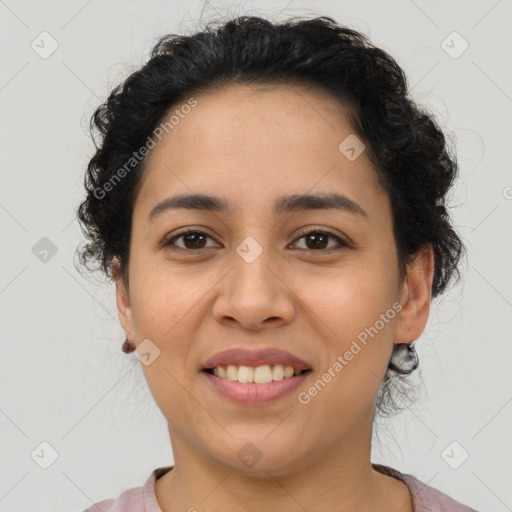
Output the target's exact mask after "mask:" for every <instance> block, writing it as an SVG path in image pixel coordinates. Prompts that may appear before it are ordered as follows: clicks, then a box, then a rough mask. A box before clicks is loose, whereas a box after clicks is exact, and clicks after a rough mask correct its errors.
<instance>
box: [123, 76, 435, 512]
mask: <svg viewBox="0 0 512 512" xmlns="http://www.w3.org/2000/svg"><path fill="white" fill-rule="evenodd" d="M195 98H196V100H197V102H198V103H197V106H195V107H194V108H193V109H192V110H191V112H190V113H189V114H188V115H186V116H184V118H183V119H181V120H180V122H179V124H177V125H176V126H175V127H174V129H173V130H172V131H169V133H168V134H166V135H165V136H164V137H163V138H162V140H161V142H159V143H158V144H157V145H156V147H155V148H154V149H152V150H151V152H150V154H149V155H148V157H147V158H148V159H147V168H146V170H145V174H144V177H143V182H142V187H141V189H140V192H139V194H138V196H137V198H136V202H135V206H134V211H133V225H132V239H131V247H130V262H129V269H128V270H129V273H128V275H129V287H128V286H127V284H126V283H124V282H123V281H122V280H121V279H117V280H116V296H117V307H118V313H119V318H120V321H121V323H122V326H123V328H124V329H125V331H126V332H127V333H128V334H129V336H130V337H131V338H132V339H134V340H135V341H136V343H137V344H138V343H140V342H141V341H142V340H144V339H146V338H149V339H150V340H151V341H152V342H153V343H154V344H155V345H156V346H157V347H158V349H159V350H160V355H159V357H157V358H156V359H155V360H154V361H153V362H152V363H151V364H149V365H147V366H145V365H143V366H142V368H143V371H144V375H145V378H146V380H147V383H148V386H149V388H150V391H151V393H152V395H153V397H154V399H155V401H156V403H157V405H158V407H159V408H160V410H161V411H162V413H163V415H164V416H165V418H166V419H167V422H168V428H169V435H170V440H171V443H172V448H173V453H174V459H175V464H174V466H175V467H174V469H173V470H172V471H170V472H169V473H167V474H166V475H164V476H163V477H161V478H160V479H159V480H157V482H156V486H155V491H156V496H157V500H158V502H159V504H160V506H161V508H162V510H163V512H170V511H175V510H180V511H186V510H194V509H196V510H198V511H201V512H203V511H224V512H230V511H235V510H236V511H238V510H241V509H242V510H247V511H256V510H257V511H258V512H259V511H261V510H268V511H281V510H286V511H290V512H293V511H303V510H308V512H317V511H322V512H326V511H334V510H336V511H338V512H340V511H342V512H343V511H353V510H358V511H363V512H365V511H368V512H369V511H372V512H374V511H375V510H379V511H381V512H385V511H398V510H400V512H406V511H412V510H413V509H412V505H411V497H410V493H409V490H408V488H407V486H406V485H405V484H403V483H402V482H400V481H399V480H397V479H394V478H392V477H389V476H385V475H382V474H381V473H379V472H377V471H375V470H374V469H372V467H371V461H370V448H371V446H370V442H371V432H372V424H373V412H374V406H375V401H376V396H377V392H378V389H379V386H380V384H381V381H382V379H383V378H384V375H385V372H386V368H387V364H388V361H389V359H390V357H391V352H392V349H393V343H406V342H410V341H412V340H415V339H417V338H418V337H419V336H420V335H421V333H422V332H423V330H424V328H425V326H426V323H427V320H428V315H429V309H430V300H431V286H432V278H433V252H432V248H431V247H430V246H426V247H424V248H422V249H421V250H420V251H419V252H418V253H417V254H416V257H415V259H414V262H413V264H412V265H410V266H409V267H408V269H407V276H406V278H404V276H401V275H400V274H399V270H398V260H397V254H396V248H395V241H394V235H393V224H392V216H391V208H390V202H389V198H388V196H387V194H386V193H385V191H384V190H383V189H382V188H381V187H380V186H379V184H378V182H377V175H376V173H375V170H374V169H373V167H372V165H371V163H370V160H369V159H368V158H367V156H366V153H364V152H363V153H362V154H361V155H360V156H359V157H358V158H357V159H356V160H354V161H349V160H348V159H347V158H346V157H345V156H344V155H343V154H342V153H341V152H340V151H339V149H338V146H339V144H340V142H341V141H343V140H344V139H345V138H346V137H347V136H348V135H349V134H351V133H354V130H353V128H352V127H351V125H350V123H349V122H348V120H347V119H348V118H347V117H346V115H345V111H344V109H343V105H341V104H340V102H339V101H338V100H337V99H335V98H333V97H331V96H330V95H329V94H327V93H323V92H322V91H317V90H312V89H307V88H305V87H302V86H301V87H289V86H276V87H267V88H265V89H262V88H259V89H258V90H256V89H255V88H254V87H249V86H241V85H233V86H230V87H228V88H225V89H224V90H222V91H215V92H208V93H203V94H201V95H197V96H195ZM333 191H335V192H339V193H342V194H345V195H346V196H348V197H349V198H351V199H352V200H353V201H355V202H356V203H358V204H359V205H360V206H361V207H362V208H364V210H366V212H367V214H368V219H367V220H366V219H364V218H363V217H362V216H358V215H355V214H353V213H350V212H344V211H338V210H325V211H322V210H305V211H301V212H293V213H287V214H284V215H279V216H278V215H275V214H274V212H273V204H274V201H275V198H276V197H277V196H280V195H284V194H293V193H296V194H301V193H306V192H309V193H320V192H329V193H330V192H333ZM192 192H193V193H199V192H201V193H205V194H211V195H215V196H222V197H224V198H225V199H226V200H227V201H228V202H229V204H230V208H231V210H230V212H229V213H221V212H207V211H195V210H173V211H167V212H165V213H163V214H162V215H161V216H159V217H157V218H156V219H155V220H154V221H152V222H151V221H149V220H148V215H149V212H150V210H151V209H152V208H153V207H154V206H155V205H156V204H157V203H158V202H159V201H161V200H162V199H165V198H166V197H169V196H173V195H176V194H179V193H180V194H181V193H192ZM183 227H190V228H196V230H199V231H201V232H203V233H206V234H207V235H209V237H211V238H206V240H205V241H204V246H205V248H195V247H197V243H198V242H197V241H196V242H195V243H196V245H194V242H192V243H191V242H190V240H189V242H188V245H187V241H186V239H184V238H183V237H182V238H180V239H178V240H176V241H175V244H176V249H175V250H174V251H173V250H172V248H170V247H167V248H165V247H164V248H162V247H160V246H159V243H160V242H162V241H163V240H164V239H165V238H169V237H170V235H172V233H174V232H176V231H177V230H178V228H183ZM305 227H306V228H308V229H309V228H313V227H314V228H318V230H317V231H319V232H325V231H326V230H327V231H330V232H333V233H334V234H335V235H337V236H340V238H341V239H342V240H345V241H350V242H351V244H352V245H351V246H349V247H344V246H339V245H338V242H337V240H336V239H335V238H329V239H328V240H329V241H328V242H326V245H324V246H321V248H326V247H327V243H328V247H327V248H330V247H339V248H340V250H339V251H335V252H332V253H331V254H326V253H325V252H324V251H322V250H321V249H318V248H315V247H316V246H315V245H314V243H313V242H311V237H305V238H304V237H301V236H300V235H301V233H300V232H299V230H301V231H303V228H305ZM248 236H251V237H253V238H254V239H255V240H257V242H258V243H259V244H260V246H261V247H262V249H263V252H262V254H261V255H260V256H259V257H258V258H257V259H256V260H255V261H254V262H252V263H251V264H248V263H247V262H246V261H244V259H242V258H241V257H240V256H239V255H238V254H237V252H236V248H237V246H238V245H239V244H240V243H241V242H242V241H243V240H244V239H245V238H246V237H248ZM179 247H181V248H183V247H188V248H191V251H194V250H195V251H196V252H195V253H193V254H192V253H190V254H187V253H186V252H183V251H181V252H180V249H179ZM199 247H203V246H201V245H199ZM308 249H309V250H308ZM394 303H399V304H401V306H402V309H401V311H400V312H399V313H398V314H397V315H396V316H394V318H393V319H391V320H389V321H388V322H387V323H385V326H384V328H383V329H381V330H380V331H379V332H378V334H377V335H375V336H374V337H373V338H370V341H369V342H368V344H367V345H366V346H364V347H363V348H362V350H361V351H360V352H359V353H358V354H357V356H354V358H353V359H352V360H351V361H350V362H349V363H348V364H347V365H346V366H345V367H344V368H343V370H342V371H341V372H339V373H338V374H337V375H336V377H335V378H333V379H332V380H331V381H330V382H329V383H328V384H327V385H326V386H325V387H324V389H322V390H321V392H319V393H318V394H317V395H316V396H315V397H314V398H313V399H312V400H311V401H310V403H308V404H307V405H303V404H301V403H299V402H298V400H297V393H296V392H293V393H291V394H290V395H288V396H286V397H284V398H280V399H279V400H277V401H276V402H274V403H272V404H268V405H265V406H257V407H256V406H241V405H238V404H236V403H234V402H231V401H229V400H228V399H226V398H223V397H222V396H220V395H219V394H218V393H217V392H216V391H214V390H213V389H212V388H211V387H210V386H209V383H208V382H207V381H206V379H205V378H204V375H203V374H201V373H200V371H199V370H200V367H201V364H202V363H203V362H204V361H205V360H206V359H207V358H209V357H211V356H212V355H214V354H215V353H217V352H220V351H222V350H225V349H228V348H234V347H251V348H253V347H254V348H260V347H277V348H281V349H283V350H287V351H289V352H291V353H293V354H296V355H297V356H299V357H301V358H302V359H304V360H305V361H307V362H308V363H309V364H310V365H311V366H312V368H313V373H312V374H310V375H309V377H308V379H307V380H306V382H304V385H303V386H302V387H301V389H299V390H298V391H302V390H307V389H308V387H310V386H311V385H312V383H313V382H315V381H316V380H317V379H318V378H319V377H320V376H321V375H322V374H323V373H324V372H325V371H327V369H328V368H329V367H330V366H332V365H333V363H334V362H335V361H336V360H337V357H338V356H339V355H340V354H341V355H342V354H344V353H345V352H346V351H347V350H348V349H349V348H350V346H351V343H352V341H353V340H355V339H356V338H357V336H358V334H359V333H361V332H362V331H364V329H365V328H366V327H369V326H373V325H374V324H375V322H376V320H378V319H379V318H380V315H381V314H383V313H385V312H386V311H387V310H389V309H390V308H391V307H392V305H393V304H394ZM248 442H250V443H252V444H253V445H254V446H255V447H256V448H257V450H259V452H260V453H261V459H260V460H259V461H258V462H257V463H256V464H255V465H254V466H252V467H246V466H245V465H244V464H242V463H241V462H240V461H239V460H238V458H237V452H238V450H240V449H241V448H242V447H243V446H244V445H245V444H246V443H248ZM191 507H193V508H191Z"/></svg>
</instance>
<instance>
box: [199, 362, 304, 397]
mask: <svg viewBox="0 0 512 512" xmlns="http://www.w3.org/2000/svg"><path fill="white" fill-rule="evenodd" d="M201 373H202V374H204V375H205V377H206V378H207V379H208V381H209V382H210V384H211V385H212V386H213V388H214V389H215V390H216V391H218V392H219V393H220V394H221V395H223V396H225V397H226V398H230V399H231V400H233V401H235V402H238V403H240V404H245V405H248V404H249V405H257V404H267V403H269V402H273V401H275V400H277V399H279V398H282V397H284V396H286V395H288V394H290V393H292V392H293V391H294V390H296V389H297V388H298V387H299V386H300V385H301V384H302V383H303V382H304V380H305V379H307V378H308V377H309V374H310V373H311V370H308V371H306V372H303V373H301V374H300V375H298V376H297V377H290V378H287V379H281V380H273V381H272V382H268V383H266V384H254V383H253V382H247V383H243V382H238V381H232V380H228V379H222V378H220V377H217V376H216V375H212V374H211V373H209V372H207V371H202V372H201Z"/></svg>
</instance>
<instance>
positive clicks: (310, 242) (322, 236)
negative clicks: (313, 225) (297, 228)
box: [297, 229, 348, 253]
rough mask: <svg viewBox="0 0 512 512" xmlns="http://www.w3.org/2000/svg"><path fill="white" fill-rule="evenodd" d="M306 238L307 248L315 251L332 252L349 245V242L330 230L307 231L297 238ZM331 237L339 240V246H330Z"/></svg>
mask: <svg viewBox="0 0 512 512" xmlns="http://www.w3.org/2000/svg"><path fill="white" fill-rule="evenodd" d="M302 239H304V240H306V243H305V245H306V247H305V250H309V251H313V252H321V251H323V252H327V253H329V252H332V251H336V250H340V249H341V248H344V247H348V244H347V243H346V242H345V241H344V240H342V239H341V238H340V237H339V236H337V235H335V234H334V233H330V232H328V231H320V230H318V229H315V230H311V231H307V232H306V233H302V235H301V236H300V237H299V238H298V239H297V240H302ZM329 239H334V240H335V241H336V242H337V246H336V245H335V246H334V247H332V246H331V247H328V243H329Z"/></svg>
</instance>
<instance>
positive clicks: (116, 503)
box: [82, 466, 171, 512]
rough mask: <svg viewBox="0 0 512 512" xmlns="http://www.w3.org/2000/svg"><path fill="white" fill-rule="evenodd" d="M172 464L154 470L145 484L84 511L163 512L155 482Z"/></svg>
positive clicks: (97, 503) (99, 502)
mask: <svg viewBox="0 0 512 512" xmlns="http://www.w3.org/2000/svg"><path fill="white" fill-rule="evenodd" d="M170 469H171V466H167V467H161V468H157V469H155V470H153V471H152V472H151V474H150V475H149V477H148V478H147V480H146V482H145V483H144V485H141V486H139V487H132V488H130V489H127V490H125V491H123V492H122V493H121V494H120V495H119V496H118V497H117V498H111V499H106V500H102V501H98V502H96V503H93V504H92V505H91V506H90V507H88V508H87V509H85V510H83V511H82V512H98V510H101V512H161V509H160V507H159V505H158V502H157V500H156V496H155V482H156V479H157V478H158V477H159V476H162V475H163V474H164V473H166V472H167V471H169V470H170Z"/></svg>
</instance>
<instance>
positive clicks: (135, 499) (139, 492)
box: [83, 464, 477, 512]
mask: <svg viewBox="0 0 512 512" xmlns="http://www.w3.org/2000/svg"><path fill="white" fill-rule="evenodd" d="M172 467H173V466H166V467H161V468H157V469H155V470H154V471H153V472H152V473H151V474H150V475H149V478H148V479H147V480H146V483H145V484H144V485H143V486H142V487H133V488H131V489H127V490H126V491H124V492H123V493H121V494H120V495H119V497H118V498H117V499H108V500H103V501H99V502H98V503H95V504H94V505H92V506H91V507H89V508H87V509H86V510H84V511H83V512H100V511H101V512H162V509H161V508H160V506H159V504H158V501H157V500H156V495H155V481H156V480H157V478H158V477H160V476H162V475H164V474H165V473H167V471H169V470H171V469H172ZM372 467H373V469H375V470H376V471H379V472H380V473H384V474H386V475H390V476H392V477H394V478H397V479H398V480H401V481H402V482H404V483H405V484H406V485H407V486H408V487H409V491H410V493H411V496H412V504H413V509H414V512H477V511H476V510H475V509H473V508H470V507H468V506H466V505H463V504H462V503H459V502H458V501H455V500H454V499H452V498H450V497H449V496H447V495H446V494H443V493H442V492H441V491H438V490H437V489H434V488H433V487H430V486H428V485H426V484H424V483H423V482H421V481H420V480H418V479H417V478H416V477H414V476H412V475H408V474H402V473H400V472H399V471H398V470H396V469H393V468H390V467H388V466H383V465H380V464H372ZM96 507H97V508H96Z"/></svg>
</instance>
